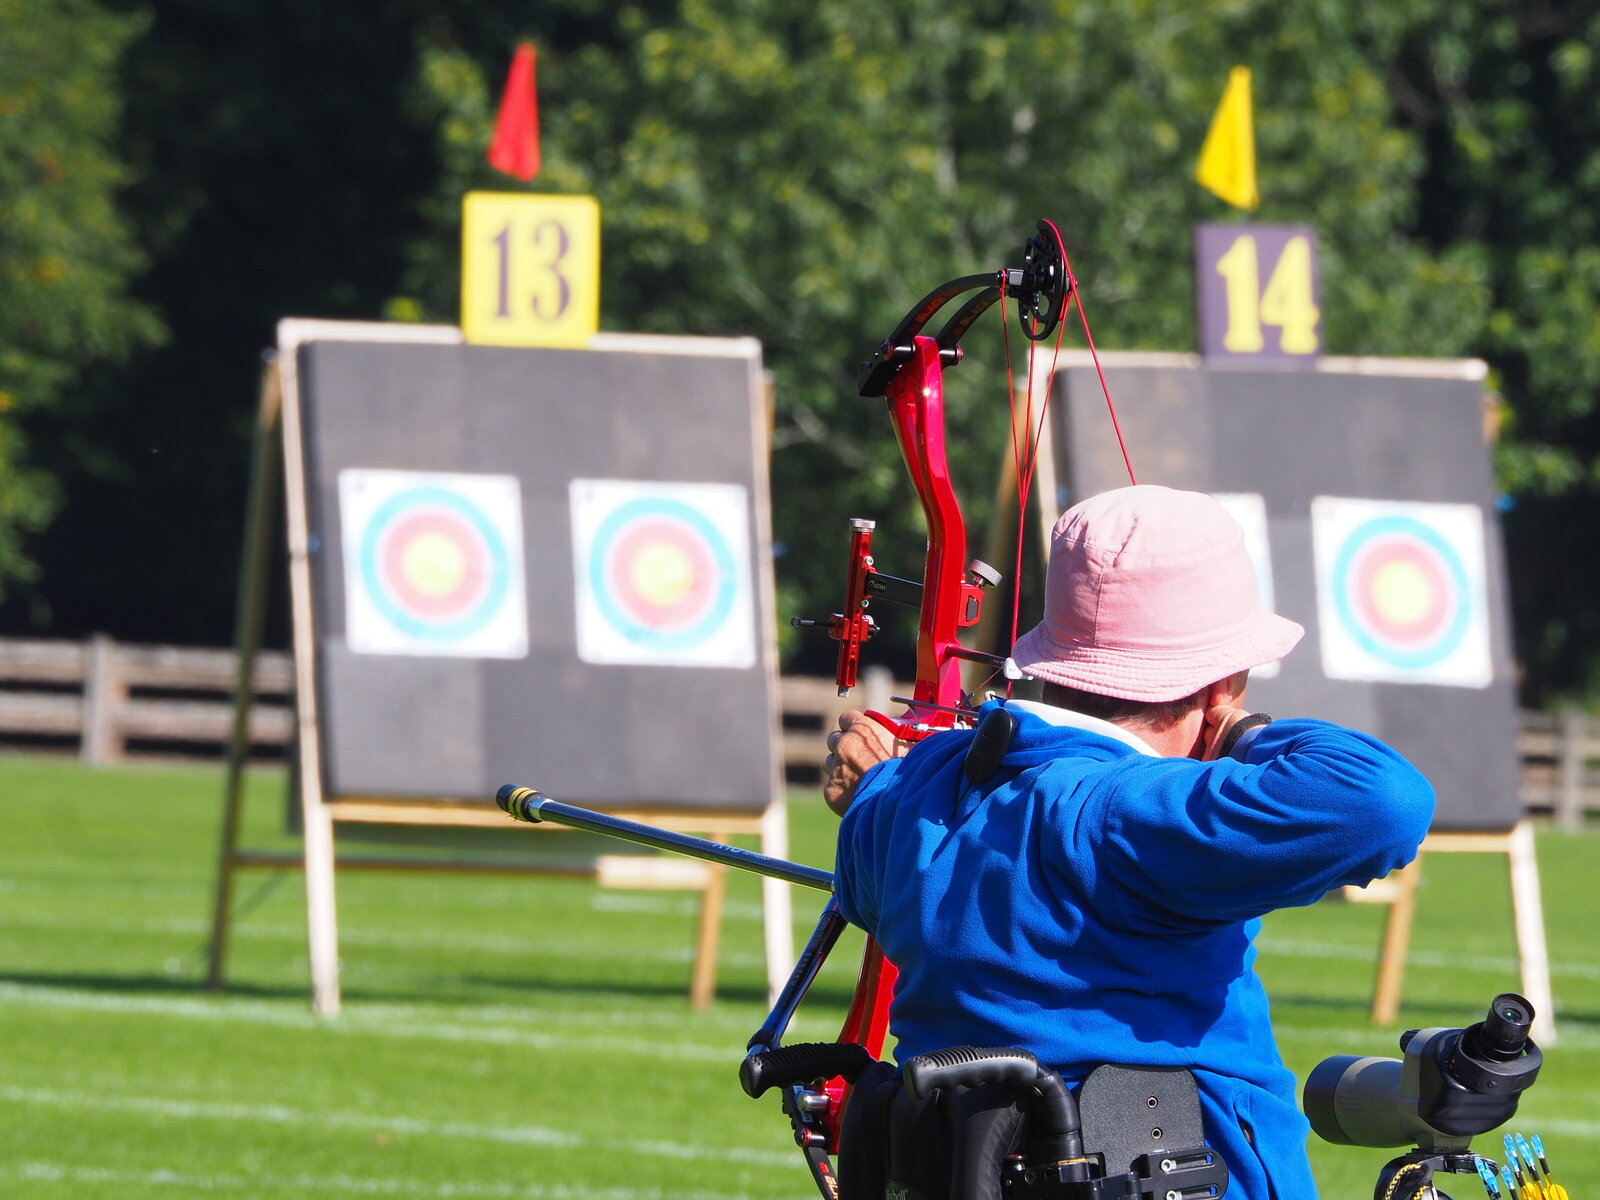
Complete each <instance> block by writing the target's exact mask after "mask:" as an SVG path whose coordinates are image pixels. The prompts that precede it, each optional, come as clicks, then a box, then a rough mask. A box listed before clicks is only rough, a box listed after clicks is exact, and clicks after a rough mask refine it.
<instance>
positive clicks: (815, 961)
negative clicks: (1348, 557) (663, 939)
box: [740, 221, 1133, 1200]
mask: <svg viewBox="0 0 1600 1200" xmlns="http://www.w3.org/2000/svg"><path fill="white" fill-rule="evenodd" d="M969 292H976V295H973V296H972V297H971V298H969V299H968V300H967V301H966V303H965V304H963V305H962V306H961V307H960V308H959V309H957V310H956V312H955V313H954V315H952V316H951V317H950V319H949V320H948V321H947V322H946V323H945V325H944V327H943V328H942V329H940V330H939V332H938V333H937V334H935V335H934V336H932V337H928V336H925V335H924V334H923V333H922V330H923V329H924V327H925V326H926V325H927V324H928V322H929V321H930V320H931V319H932V318H933V317H934V315H935V314H936V313H938V312H939V310H941V309H942V308H944V307H945V305H947V304H948V303H949V302H950V301H952V300H954V299H955V298H956V297H957V296H961V295H965V294H966V293H969ZM1074 299H1077V300H1078V315H1079V318H1080V320H1081V321H1082V324H1083V331H1084V336H1085V338H1086V339H1088V345H1089V349H1090V352H1091V353H1094V339H1093V337H1092V336H1091V335H1090V333H1089V324H1088V321H1087V319H1086V318H1085V317H1084V315H1083V305H1082V300H1081V297H1079V295H1078V289H1077V282H1076V280H1074V279H1073V277H1072V271H1071V265H1070V263H1069V262H1068V260H1067V255H1066V249H1065V247H1064V245H1063V243H1062V240H1061V234H1060V231H1059V230H1058V229H1057V228H1056V227H1055V225H1053V224H1052V223H1050V222H1049V221H1040V222H1039V225H1038V233H1037V234H1036V235H1035V236H1034V237H1032V238H1029V239H1028V241H1027V244H1026V246H1025V247H1024V252H1023V259H1022V266H1021V267H1020V268H1010V267H1006V268H1001V269H1000V270H999V271H995V272H990V273H988V274H984V275H967V276H964V277H962V278H960V279H953V280H951V281H950V282H948V283H945V284H942V285H941V286H939V287H937V288H935V289H934V290H933V291H931V292H929V293H928V295H927V296H925V297H924V298H923V299H922V300H921V301H920V302H919V303H918V304H917V305H916V307H914V308H913V309H912V310H911V311H910V312H908V313H907V314H906V316H905V317H904V319H902V320H901V322H900V323H899V324H898V325H897V326H895V329H894V332H893V333H891V334H890V335H889V337H888V339H887V340H885V341H884V343H883V345H882V346H881V347H879V349H878V351H877V353H876V354H874V355H873V356H872V358H871V359H870V360H868V361H867V362H865V363H863V364H862V366H861V374H860V378H859V381H858V382H859V385H860V393H861V395H863V396H870V397H879V396H881V397H884V398H885V399H886V401H887V403H888V408H889V416H890V419H891V420H892V421H893V423H894V429H895V434H896V437H897V438H898V439H899V442H900V449H901V452H902V454H903V455H904V457H905V462H906V468H907V470H908V471H909V472H910V475H911V482H912V486H913V487H915V488H916V491H917V496H918V498H919V499H920V500H921V502H922V511H923V515H924V516H925V518H926V520H927V526H928V550H927V558H926V561H925V564H924V568H923V578H922V582H921V583H918V582H916V581H914V580H907V579H898V578H895V577H894V576H890V575H885V574H883V573H881V572H880V571H878V569H877V566H876V564H875V562H874V559H873V555H872V533H873V523H872V522H871V521H866V520H859V519H857V520H853V521H851V523H850V530H851V536H850V567H849V573H848V581H847V583H846V587H845V597H844V605H843V611H842V612H839V613H835V614H834V615H833V616H832V618H831V619H830V620H829V621H828V622H827V628H828V633H829V635H830V636H831V637H833V638H835V639H837V640H838V642H839V661H838V671H837V678H836V682H837V683H838V686H839V694H840V695H841V696H843V695H846V694H848V692H849V691H850V689H851V687H853V686H854V685H855V682H856V673H857V670H858V668H859V665H860V656H861V645H862V643H863V642H865V641H866V640H867V639H868V638H869V637H871V636H872V634H873V632H874V631H875V629H876V625H875V623H874V621H873V618H872V617H871V616H870V615H869V608H870V606H871V603H872V601H873V600H874V599H883V600H886V601H889V602H893V603H899V604H907V605H911V606H913V607H916V608H917V609H918V610H919V612H920V619H919V622H918V629H917V679H916V687H915V691H914V693H913V695H912V696H911V697H909V698H898V697H897V698H895V699H896V700H897V702H903V703H905V704H906V705H907V706H908V710H907V712H906V713H905V714H904V715H903V716H902V717H900V718H899V719H893V718H889V717H886V716H883V715H882V714H878V713H873V714H870V715H872V716H873V717H874V718H875V719H877V720H879V721H880V722H881V723H882V724H884V725H885V726H887V727H888V728H889V729H890V730H892V731H893V732H894V733H895V735H896V736H897V737H900V738H903V739H905V740H909V741H917V740H920V739H921V738H924V737H927V736H928V735H929V734H932V733H935V732H937V731H939V730H941V729H949V728H952V727H955V726H956V725H958V724H964V723H965V722H966V721H967V720H968V718H969V717H970V716H971V715H973V711H974V709H975V705H974V704H973V703H972V702H971V701H970V699H969V696H968V693H967V692H966V691H964V690H963V688H962V682H961V664H962V662H963V661H977V662H983V663H988V664H990V665H991V667H992V668H993V671H992V673H991V675H990V678H991V679H992V678H994V676H995V675H998V674H1001V673H1004V674H1005V675H1006V677H1007V678H1008V679H1011V678H1017V677H1018V676H1017V675H1016V674H1015V672H1014V670H1012V669H1010V662H1009V659H1007V658H1006V657H1005V656H1003V655H994V654H985V653H982V652H979V651H976V650H969V649H967V648H966V647H964V646H962V644H961V640H960V631H961V630H962V629H964V628H966V627H968V626H971V625H974V624H976V623H977V621H978V617H979V613H980V612H981V609H982V606H983V597H984V589H985V588H988V587H992V586H993V585H995V584H996V583H998V582H999V580H1000V576H999V574H998V573H997V572H996V571H995V570H994V569H993V568H992V567H989V566H988V565H987V564H985V563H981V562H978V561H976V560H973V561H971V562H968V561H967V558H966V552H967V533H966V522H965V521H964V520H963V518H962V515H961V506H960V504H959V503H958V502H957V500H956V493H955V488H954V485H953V484H952V483H951V479H950V470H949V464H948V462H947V460H946V455H945V431H944V368H946V367H949V366H954V365H955V364H956V363H958V362H960V361H961V356H962V351H961V348H960V345H959V343H960V340H961V337H962V335H963V334H965V333H966V331H967V330H968V329H970V328H971V327H972V325H973V323H974V322H975V321H976V320H977V319H978V317H979V316H981V315H982V314H983V313H984V312H985V311H986V310H988V309H989V308H990V307H991V306H993V305H994V304H995V303H996V302H998V303H999V304H1000V305H1001V316H1002V328H1004V316H1005V309H1006V307H1007V305H1008V302H1009V303H1014V304H1015V306H1016V308H1017V310H1018V317H1019V319H1020V321H1021V324H1022V329H1023V333H1024V335H1025V336H1026V337H1027V338H1028V340H1029V341H1030V343H1037V342H1040V341H1042V340H1043V339H1045V338H1047V337H1049V335H1050V334H1051V333H1052V332H1054V331H1056V330H1057V328H1058V326H1059V325H1060V322H1061V318H1062V316H1063V315H1064V314H1065V312H1066V309H1067V306H1068V304H1069V303H1071V302H1072V301H1073V300H1074ZM1059 348H1060V335H1059V334H1058V335H1057V339H1056V349H1057V351H1059ZM1029 358H1030V361H1029V371H1028V380H1029V384H1028V394H1027V404H1026V407H1025V409H1024V410H1023V411H1022V412H1021V413H1020V414H1019V413H1018V412H1017V404H1016V398H1015V394H1014V392H1015V389H1014V388H1013V389H1012V392H1013V395H1012V398H1011V403H1012V429H1013V455H1014V462H1015V466H1016V470H1017V476H1018V480H1017V483H1018V537H1017V565H1018V566H1019V567H1020V563H1021V554H1022V521H1023V520H1024V514H1025V513H1026V511H1027V490H1028V485H1029V484H1030V483H1031V481H1032V477H1033V467H1034V463H1035V460H1036V455H1037V450H1038V444H1039V434H1040V432H1041V431H1042V429H1043V423H1044V418H1045V411H1046V408H1047V405H1048V400H1049V396H1048V388H1047V390H1046V395H1045V396H1044V397H1043V398H1042V399H1041V401H1040V403H1039V405H1038V411H1037V413H1035V410H1034V402H1033V379H1034V371H1033V369H1032V368H1033V363H1032V347H1031V346H1030V354H1029ZM1095 369H1096V371H1097V372H1099V358H1098V355H1096V356H1095ZM1007 371H1008V375H1009V371H1010V348H1009V342H1008V345H1007ZM1054 373H1055V372H1054V364H1053V363H1052V369H1051V371H1050V372H1048V374H1047V375H1046V378H1052V377H1053V376H1054ZM1100 384H1101V387H1102V389H1105V376H1104V374H1103V373H1101V374H1100ZM1106 404H1107V406H1108V407H1110V405H1111V396H1110V393H1109V391H1107V392H1106ZM1019 416H1020V420H1019ZM1111 419H1112V424H1113V427H1116V411H1115V409H1114V408H1113V409H1112V411H1111ZM1117 440H1118V443H1119V444H1121V440H1122V434H1121V431H1120V429H1118V431H1117ZM1123 461H1124V462H1127V450H1126V448H1125V447H1124V449H1123ZM1128 476H1129V478H1130V479H1132V478H1133V469H1132V467H1131V466H1129V469H1128ZM795 624H797V625H815V624H819V622H811V621H796V622H795ZM1011 634H1012V638H1013V640H1014V639H1015V636H1016V615H1015V611H1013V614H1012V623H1011ZM843 927H844V919H843V917H841V916H840V915H839V909H838V902H837V901H830V902H829V904H828V906H827V908H826V909H825V910H824V911H823V914H822V918H821V920H820V921H819V922H818V924H817V928H816V931H815V932H814V933H813V934H812V936H811V940H810V941H809V942H808V943H807V945H806V948H805V950H804V951H803V952H802V954H801V956H800V960H799V962H798V963H797V964H796V966H795V969H794V971H793V973H792V974H791V976H790V978H789V981H788V983H787V984H786V985H785V987H784V989H783V991H782V993H781V994H780V995H779V997H778V1002H777V1004H776V1005H775V1006H774V1008H773V1010H772V1012H771V1013H770V1014H769V1015H768V1017H767V1020H766V1022H765V1023H764V1024H763V1025H762V1027H761V1029H760V1030H759V1031H757V1033H756V1034H755V1036H754V1037H752V1038H751V1039H750V1043H749V1053H748V1054H747V1056H746V1058H745V1061H744V1064H743V1066H742V1067H741V1070H740V1077H741V1080H742V1082H743V1083H744V1087H745V1090H746V1091H747V1092H749V1093H750V1095H752V1096H756V1095H760V1094H761V1093H762V1092H764V1091H766V1090H767V1089H768V1088H770V1087H775V1086H776V1087H781V1088H782V1089H783V1096H784V1110H785V1111H786V1112H787V1113H788V1114H789V1118H790V1121H791V1123H792V1124H793V1126H794V1130H795V1139H796V1141H797V1142H798V1143H799V1144H800V1147H801V1149H802V1150H803V1151H804V1152H805V1155H806V1160H807V1163H808V1165H809V1166H810V1168H811V1173H812V1177H813V1179H814V1180H815V1181H816V1184H817V1186H818V1188H819V1189H820V1190H821V1192H822V1195H823V1196H824V1197H825V1198H827V1200H834V1198H835V1197H836V1196H837V1194H838V1183H837V1181H836V1179H835V1176H834V1172H833V1167H832V1163H831V1161H830V1158H829V1156H830V1154H834V1153H837V1152H838V1148H839V1125H840V1116H841V1113H842V1110H843V1107H844V1100H845V1097H846V1095H847V1093H848V1090H849V1085H848V1083H847V1082H846V1079H847V1078H853V1077H854V1075H855V1073H856V1072H857V1071H859V1070H860V1069H861V1067H862V1066H863V1065H865V1063H866V1062H868V1061H870V1060H871V1059H874V1058H877V1057H878V1056H879V1055H880V1054H881V1052H882V1050H883V1042H884V1037H885V1035H886V1034H887V1032H888V1027H889V1000H890V997H891V995H892V993H893V988H894V980H895V974H896V972H895V968H894V966H893V965H892V964H891V963H890V962H888V961H887V960H886V959H885V958H884V956H883V951H882V950H881V949H880V948H879V946H878V944H877V943H876V942H875V941H874V940H873V939H871V938H870V937H869V938H868V939H867V945H866V951H865V954H864V956H863V960H862V966H861V975H860V978H859V979H858V981H857V984H856V992H855V997H854V999H853V1000H852V1002H851V1005H850V1011H849V1014H848V1016H847V1017H846V1018H845V1024H844V1028H843V1030H842V1031H841V1032H840V1034H839V1040H838V1041H837V1042H829V1043H819V1044H807V1045H796V1046H781V1045H780V1040H781V1038H782V1035H783V1032H784V1030H785V1028H787V1026H788V1024H789V1020H790V1018H791V1017H792V1016H793V1014H794V1011H795V1009H796V1007H797V1006H798V1005H799V1003H800V1000H801V998H802V997H803V996H804V995H805V992H806V990H807V988H808V987H809V986H810V984H811V982H812V980H813V979H815V978H816V974H817V972H818V970H819V969H820V968H821V966H822V962H823V960H824V959H825V958H826V957H827V954H828V951H829V950H830V949H831V948H832V946H833V944H834V942H835V941H836V940H837V939H838V936H839V933H840V932H841V931H842V929H843ZM819 1081H823V1082H819Z"/></svg>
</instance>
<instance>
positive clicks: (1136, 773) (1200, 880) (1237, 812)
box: [1072, 720, 1434, 930]
mask: <svg viewBox="0 0 1600 1200" xmlns="http://www.w3.org/2000/svg"><path fill="white" fill-rule="evenodd" d="M1433 802H1434V801H1433V788H1432V786H1431V785H1430V784H1429V783H1428V781H1427V780H1426V779H1424V778H1423V777H1422V775H1421V774H1420V773H1419V772H1418V771H1417V770H1416V768H1414V767H1412V766H1411V764H1410V763H1408V762H1406V760H1405V759H1403V758H1402V757H1400V755H1399V754H1397V753H1396V752H1395V751H1393V750H1391V749H1390V748H1389V747H1387V746H1385V745H1383V743H1381V742H1379V741H1377V740H1376V739H1374V738H1371V737H1368V736H1366V735H1365V734H1360V733H1356V732H1353V731H1351V730H1348V729H1342V728H1340V727H1338V726H1336V725H1330V724H1326V723H1324V722H1321V721H1309V720H1285V721H1276V722H1274V723H1273V724H1271V725H1268V726H1266V727H1265V728H1264V729H1263V730H1262V731H1261V734H1260V735H1259V736H1258V737H1257V738H1256V739H1255V741H1254V742H1253V744H1252V745H1251V747H1250V751H1249V754H1248V756H1247V761H1245V762H1237V761H1234V760H1231V759H1228V760H1223V761H1221V762H1214V763H1200V762H1195V761H1192V760H1190V759H1180V758H1160V759H1152V758H1144V759H1137V760H1125V763H1124V765H1123V769H1121V770H1118V771H1116V772H1113V773H1111V774H1109V775H1108V776H1107V777H1106V778H1105V779H1104V780H1102V781H1101V784H1100V786H1099V787H1097V788H1095V789H1094V793H1093V795H1092V797H1090V798H1089V801H1088V803H1087V804H1086V805H1085V808H1086V810H1088V811H1085V813H1084V814H1083V816H1084V817H1087V818H1089V819H1087V820H1079V821H1077V822H1075V823H1074V826H1075V830H1074V833H1073V834H1072V836H1074V837H1085V836H1088V831H1090V830H1094V829H1095V828H1096V827H1097V826H1098V828H1099V830H1101V831H1103V832H1102V833H1101V835H1100V836H1099V837H1098V838H1097V839H1096V841H1097V843H1098V844H1097V845H1096V846H1095V847H1094V848H1093V849H1092V850H1091V849H1090V847H1088V846H1081V845H1080V846H1078V847H1074V848H1072V850H1073V851H1075V852H1077V853H1085V852H1088V853H1092V854H1093V855H1094V857H1095V859H1096V860H1097V861H1096V863H1095V868H1096V876H1097V878H1098V880H1099V882H1100V885H1101V887H1102V889H1103V890H1104V893H1105V894H1104V895H1103V896H1102V899H1104V900H1106V901H1107V902H1108V903H1109V904H1110V905H1111V907H1112V908H1113V909H1114V910H1115V909H1120V910H1121V912H1122V915H1123V919H1124V920H1125V921H1126V922H1127V924H1128V925H1129V927H1130V928H1132V927H1138V928H1145V929H1155V930H1161V929H1172V930H1177V929H1192V928H1193V927H1194V925H1195V922H1196V921H1197V920H1198V921H1200V922H1203V923H1205V922H1217V923H1221V922H1228V921H1238V920H1247V919H1250V918H1252V917H1259V916H1262V915H1264V914H1265V913H1267V912H1270V911H1271V910H1272V909H1275V908H1285V907H1292V906H1295V905H1302V904H1311V903H1313V902H1314V901H1316V900H1318V899H1320V898H1321V897H1322V896H1323V895H1325V894H1326V893H1327V892H1329V891H1331V890H1332V889H1333V888H1336V887H1341V886H1343V885H1345V884H1357V885H1360V884H1366V883H1369V882H1371V881H1372V880H1373V879H1376V878H1377V877H1379V876H1381V875H1384V874H1387V873H1388V872H1389V871H1391V870H1394V869H1395V868H1397V867H1401V866H1404V865H1405V864H1406V863H1408V862H1410V861H1411V860H1412V859H1413V858H1414V857H1416V852H1417V847H1418V846H1419V845H1420V844H1421V842H1422V839H1423V837H1424V836H1426V834H1427V832H1428V824H1429V822H1430V821H1431V820H1432V818H1433ZM1096 810H1098V811H1096Z"/></svg>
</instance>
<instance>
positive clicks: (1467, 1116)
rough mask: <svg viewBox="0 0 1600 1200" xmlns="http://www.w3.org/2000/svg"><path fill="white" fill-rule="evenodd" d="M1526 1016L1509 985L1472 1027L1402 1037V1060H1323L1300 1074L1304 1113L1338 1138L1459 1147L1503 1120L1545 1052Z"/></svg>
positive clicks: (1324, 1134) (1345, 1142)
mask: <svg viewBox="0 0 1600 1200" xmlns="http://www.w3.org/2000/svg"><path fill="white" fill-rule="evenodd" d="M1532 1021H1533V1006H1532V1005H1531V1004H1529V1003H1528V1002H1527V1001H1526V1000H1525V999H1523V998H1522V997H1521V996H1517V995H1515V994H1513V993H1510V992H1506V993H1502V994H1501V995H1499V996H1496V997H1495V999H1494V1002H1493V1003H1492V1004H1491V1005H1490V1006H1489V1014H1488V1016H1487V1017H1486V1018H1485V1019H1484V1020H1483V1021H1480V1022H1479V1023H1478V1024H1476V1025H1471V1026H1468V1027H1467V1028H1465V1029H1448V1028H1434V1029H1417V1030H1411V1031H1408V1032H1407V1033H1405V1034H1403V1035H1402V1036H1401V1039H1400V1049H1401V1050H1402V1051H1403V1053H1404V1057H1403V1058H1399V1059H1394V1058H1376V1057H1368V1058H1363V1057H1361V1056H1359V1055H1354V1054H1340V1055H1335V1056H1334V1057H1332V1058H1326V1059H1323V1060H1322V1062H1320V1063H1318V1064H1317V1066H1316V1067H1315V1068H1313V1069H1312V1072H1311V1074H1310V1075H1309V1076H1308V1077H1307V1078H1306V1085H1305V1090H1304V1096H1303V1100H1304V1107H1305V1113H1306V1117H1307V1118H1308V1119H1309V1120H1310V1122H1311V1128H1312V1130H1313V1131H1314V1132H1315V1133H1316V1135H1317V1136H1318V1137H1320V1138H1322V1139H1323V1141H1326V1142H1333V1143H1334V1144H1336V1145H1341V1146H1410V1145H1414V1146H1417V1147H1418V1148H1420V1149H1424V1150H1436V1151H1453V1150H1465V1149H1466V1148H1467V1145H1468V1143H1469V1142H1470V1141H1471V1140H1472V1138H1473V1137H1474V1136H1475V1135H1477V1134H1480V1133H1486V1132H1488V1131H1489V1130H1491V1129H1493V1128H1495V1127H1496V1126H1497V1125H1500V1124H1502V1123H1504V1122H1505V1121H1507V1120H1509V1119H1510V1118H1511V1117H1512V1115H1513V1114H1515V1112H1516V1111H1517V1102H1518V1100H1519V1099H1520V1098H1521V1095H1522V1093H1523V1092H1524V1091H1526V1090H1527V1089H1528V1088H1529V1087H1531V1086H1532V1085H1533V1081H1534V1080H1535V1079H1536V1078H1537V1077H1538V1074H1539V1067H1540V1066H1541V1064H1542V1063H1543V1060H1544V1056H1543V1054H1542V1053H1541V1052H1540V1050H1539V1047H1538V1046H1537V1045H1535V1044H1534V1043H1533V1042H1532V1041H1531V1040H1529V1038H1528V1028H1529V1026H1530V1025H1531V1024H1532Z"/></svg>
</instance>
